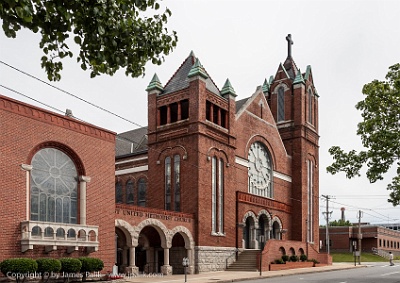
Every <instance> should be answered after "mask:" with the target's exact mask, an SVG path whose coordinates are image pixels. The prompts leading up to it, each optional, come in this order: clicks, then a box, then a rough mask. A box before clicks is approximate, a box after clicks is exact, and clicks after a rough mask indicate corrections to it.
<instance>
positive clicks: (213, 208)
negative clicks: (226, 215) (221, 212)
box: [211, 156, 217, 233]
mask: <svg viewBox="0 0 400 283" xmlns="http://www.w3.org/2000/svg"><path fill="white" fill-rule="evenodd" d="M211 174H212V179H211V187H212V192H211V226H212V232H213V233H215V232H217V158H216V157H215V156H214V157H213V158H212V164H211Z"/></svg>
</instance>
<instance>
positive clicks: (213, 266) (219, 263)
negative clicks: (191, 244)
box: [194, 246, 236, 273]
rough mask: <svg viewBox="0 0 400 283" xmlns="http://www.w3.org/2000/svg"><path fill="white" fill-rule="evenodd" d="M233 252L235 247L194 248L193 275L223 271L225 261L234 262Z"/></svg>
mask: <svg viewBox="0 0 400 283" xmlns="http://www.w3.org/2000/svg"><path fill="white" fill-rule="evenodd" d="M235 251H236V248H235V247H208V246H197V247H195V249H194V257H195V273H201V272H208V271H222V270H225V269H226V263H227V261H228V263H232V262H233V261H234V260H235Z"/></svg>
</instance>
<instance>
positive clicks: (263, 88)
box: [262, 79, 270, 94]
mask: <svg viewBox="0 0 400 283" xmlns="http://www.w3.org/2000/svg"><path fill="white" fill-rule="evenodd" d="M269 87H270V85H269V83H268V81H267V79H265V80H264V83H263V85H262V91H263V93H264V94H267V93H268V91H269Z"/></svg>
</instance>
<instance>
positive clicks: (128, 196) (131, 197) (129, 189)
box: [126, 179, 135, 204]
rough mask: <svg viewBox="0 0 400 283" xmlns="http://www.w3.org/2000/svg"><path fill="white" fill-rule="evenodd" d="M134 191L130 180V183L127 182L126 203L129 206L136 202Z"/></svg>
mask: <svg viewBox="0 0 400 283" xmlns="http://www.w3.org/2000/svg"><path fill="white" fill-rule="evenodd" d="M133 190H134V188H133V181H132V180H130V179H129V180H128V182H126V203H128V204H133V203H134V201H135V199H134V194H133Z"/></svg>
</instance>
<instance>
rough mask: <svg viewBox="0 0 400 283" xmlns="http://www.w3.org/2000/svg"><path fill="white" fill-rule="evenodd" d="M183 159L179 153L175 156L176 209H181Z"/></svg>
mask: <svg viewBox="0 0 400 283" xmlns="http://www.w3.org/2000/svg"><path fill="white" fill-rule="evenodd" d="M180 172H181V159H180V156H179V155H175V156H174V203H175V207H174V210H175V211H181V185H180Z"/></svg>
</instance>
